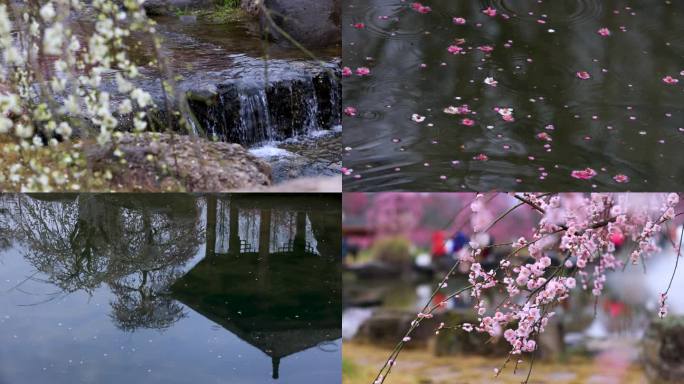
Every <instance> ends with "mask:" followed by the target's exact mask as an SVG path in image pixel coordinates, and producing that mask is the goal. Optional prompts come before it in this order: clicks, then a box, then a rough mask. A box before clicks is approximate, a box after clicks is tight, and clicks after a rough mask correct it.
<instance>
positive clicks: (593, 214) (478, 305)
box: [460, 193, 679, 355]
mask: <svg viewBox="0 0 684 384" xmlns="http://www.w3.org/2000/svg"><path fill="white" fill-rule="evenodd" d="M516 198H517V199H519V200H520V201H521V202H520V205H526V206H528V207H529V208H530V209H533V210H535V211H536V213H537V214H538V215H539V217H540V218H539V221H538V225H537V226H536V228H535V230H534V234H533V235H532V236H531V238H525V237H521V238H519V239H518V240H516V241H514V242H513V243H512V244H511V245H512V250H511V252H510V253H509V254H508V255H507V256H506V257H505V258H503V259H502V260H500V262H499V263H498V267H497V268H496V269H491V270H489V271H485V270H483V267H482V265H481V264H480V263H479V262H478V261H479V260H480V259H481V254H482V246H481V245H477V244H471V250H470V253H469V254H467V255H466V254H463V253H462V254H461V255H460V261H461V262H467V263H470V268H469V276H468V278H469V283H470V284H471V285H470V287H471V288H470V294H471V296H472V297H473V299H474V303H475V304H474V309H475V311H476V312H477V314H478V316H479V317H478V321H479V323H478V324H475V325H473V324H470V323H468V324H462V325H461V327H460V328H461V329H463V330H465V331H467V332H470V331H476V332H480V333H486V334H488V335H489V336H491V337H500V336H503V338H504V339H505V340H506V341H507V342H508V343H509V344H510V345H511V354H512V355H519V354H521V353H524V352H533V351H534V350H535V349H536V348H537V342H536V338H537V336H538V335H539V334H540V333H541V332H543V331H544V329H545V327H546V326H547V324H548V322H549V320H550V319H551V318H552V317H553V316H554V312H553V308H554V306H555V305H557V304H558V303H560V302H562V301H564V300H566V299H567V298H568V297H569V296H570V293H571V291H572V290H573V289H575V288H581V289H583V290H590V291H591V293H592V294H593V295H594V296H597V297H598V296H600V295H601V294H602V292H603V289H604V286H605V282H606V274H607V273H608V272H609V271H613V270H615V269H617V268H620V267H622V266H623V265H624V263H625V261H624V260H621V259H620V258H619V257H618V255H617V253H616V251H617V249H618V247H619V246H622V245H623V244H625V241H626V240H627V239H629V240H631V242H632V243H633V246H634V250H633V251H632V252H631V253H630V257H629V259H630V261H631V262H634V263H638V262H639V261H643V259H644V258H646V257H648V256H649V255H652V254H653V253H654V252H656V251H658V250H659V247H658V245H657V237H658V236H659V235H660V234H661V233H662V229H663V228H662V226H663V224H664V223H666V222H668V221H670V220H672V219H673V218H674V217H675V211H674V209H675V206H677V204H678V203H679V196H678V195H677V194H675V193H671V194H669V195H668V194H647V195H638V194H637V195H635V194H598V193H597V194H591V195H583V194H562V195H547V194H522V195H516ZM471 208H472V211H473V214H472V217H473V220H472V223H473V230H474V231H475V232H479V231H482V230H483V229H484V228H485V225H484V223H483V220H482V219H481V218H482V217H489V218H491V217H493V215H492V214H491V213H488V212H487V209H486V202H485V197H484V195H478V197H477V198H476V200H475V202H473V203H472V204H471ZM522 250H526V251H527V252H526V254H525V257H519V255H521V254H522V253H523V252H521V251H522ZM553 259H556V262H555V263H554V260H553ZM494 289H496V290H497V291H502V292H504V293H505V295H506V297H505V300H504V302H503V303H502V304H500V305H499V306H497V307H495V308H492V307H491V306H490V305H488V303H487V300H485V299H484V297H485V294H486V292H487V291H488V290H494ZM666 298H667V295H666V293H663V294H661V297H660V300H659V303H660V310H659V316H660V317H663V316H665V314H666V313H667V307H666V305H665V300H666Z"/></svg>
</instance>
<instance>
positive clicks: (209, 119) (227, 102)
mask: <svg viewBox="0 0 684 384" xmlns="http://www.w3.org/2000/svg"><path fill="white" fill-rule="evenodd" d="M340 93H341V85H340V82H339V80H338V78H337V77H336V76H334V75H331V74H330V72H329V71H327V70H324V71H320V72H319V73H317V74H314V75H313V76H311V75H309V76H301V77H299V78H295V79H286V80H273V81H271V82H270V83H268V84H267V85H264V84H258V83H252V84H245V83H241V82H232V81H229V82H226V83H221V84H218V85H217V86H216V90H215V92H214V93H212V94H211V95H207V94H205V93H200V92H197V94H196V95H195V96H194V97H193V98H192V99H191V100H190V101H189V102H190V106H191V108H192V110H193V112H194V113H195V116H196V117H197V119H198V121H199V122H200V123H201V125H202V128H203V130H204V131H206V132H207V134H208V135H209V136H210V137H212V136H216V137H218V138H219V140H222V141H228V142H233V143H239V144H242V145H255V144H259V143H262V142H267V141H279V140H283V139H287V138H291V137H296V136H299V135H306V134H308V133H311V132H314V131H318V130H324V129H331V128H333V127H334V126H336V125H339V124H340V121H341V109H342V106H341V94H340Z"/></svg>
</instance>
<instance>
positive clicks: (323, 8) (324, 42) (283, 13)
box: [260, 0, 342, 47]
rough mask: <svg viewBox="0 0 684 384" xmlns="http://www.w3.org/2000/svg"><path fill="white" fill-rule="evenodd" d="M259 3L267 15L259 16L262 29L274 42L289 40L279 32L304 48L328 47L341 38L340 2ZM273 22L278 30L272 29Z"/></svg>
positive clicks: (276, 0)
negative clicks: (304, 46)
mask: <svg viewBox="0 0 684 384" xmlns="http://www.w3.org/2000/svg"><path fill="white" fill-rule="evenodd" d="M262 1H263V2H264V6H265V8H266V9H267V10H268V13H269V15H266V14H264V13H263V12H261V13H260V21H261V25H262V28H263V29H264V31H265V32H266V33H267V34H268V35H269V36H270V37H271V38H273V39H274V40H276V41H279V42H289V39H288V37H287V36H285V35H284V34H283V33H281V32H280V31H278V29H280V30H282V31H283V32H285V33H286V34H288V35H289V37H290V38H292V39H294V40H295V41H297V42H298V43H300V44H303V45H306V46H319V47H320V46H329V45H332V44H337V43H339V42H340V41H341V39H342V35H341V29H340V16H341V1H340V0H262ZM269 16H270V18H269ZM273 23H275V25H276V27H277V28H274V26H273Z"/></svg>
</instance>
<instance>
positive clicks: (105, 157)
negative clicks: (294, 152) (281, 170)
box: [87, 133, 271, 192]
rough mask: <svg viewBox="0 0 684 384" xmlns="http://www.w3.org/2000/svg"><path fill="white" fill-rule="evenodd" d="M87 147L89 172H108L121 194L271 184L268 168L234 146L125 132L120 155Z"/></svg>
mask: <svg viewBox="0 0 684 384" xmlns="http://www.w3.org/2000/svg"><path fill="white" fill-rule="evenodd" d="M90 148H91V150H90V152H89V153H88V154H87V155H88V158H89V160H90V163H91V164H93V167H94V168H95V169H103V170H104V169H110V170H112V174H113V178H112V184H113V185H114V186H115V187H116V186H119V187H118V189H121V190H127V191H146V192H156V191H167V190H173V191H187V192H207V191H213V192H216V191H232V190H255V189H260V188H263V187H265V186H268V185H270V184H271V168H270V166H269V165H268V164H267V163H266V162H265V161H263V160H261V159H259V158H256V157H255V156H253V155H251V154H250V153H249V152H248V151H247V150H245V148H243V147H242V146H241V145H239V144H230V143H222V142H211V141H208V140H205V139H202V138H199V137H193V136H187V135H170V134H156V133H144V134H137V135H136V134H130V133H127V134H124V135H123V137H122V138H121V139H120V140H119V145H118V149H119V150H120V151H121V152H122V155H121V156H120V157H117V156H115V155H114V148H113V146H107V147H100V146H98V145H93V146H90ZM120 159H125V160H126V163H125V164H121V163H120ZM122 167H123V168H124V169H122Z"/></svg>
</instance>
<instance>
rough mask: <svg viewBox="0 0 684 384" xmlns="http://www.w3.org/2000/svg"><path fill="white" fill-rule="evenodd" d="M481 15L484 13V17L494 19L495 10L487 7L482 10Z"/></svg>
mask: <svg viewBox="0 0 684 384" xmlns="http://www.w3.org/2000/svg"><path fill="white" fill-rule="evenodd" d="M482 13H484V14H485V15H487V16H489V17H494V16H496V9H494V8H492V7H487V9H484V10H482Z"/></svg>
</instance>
